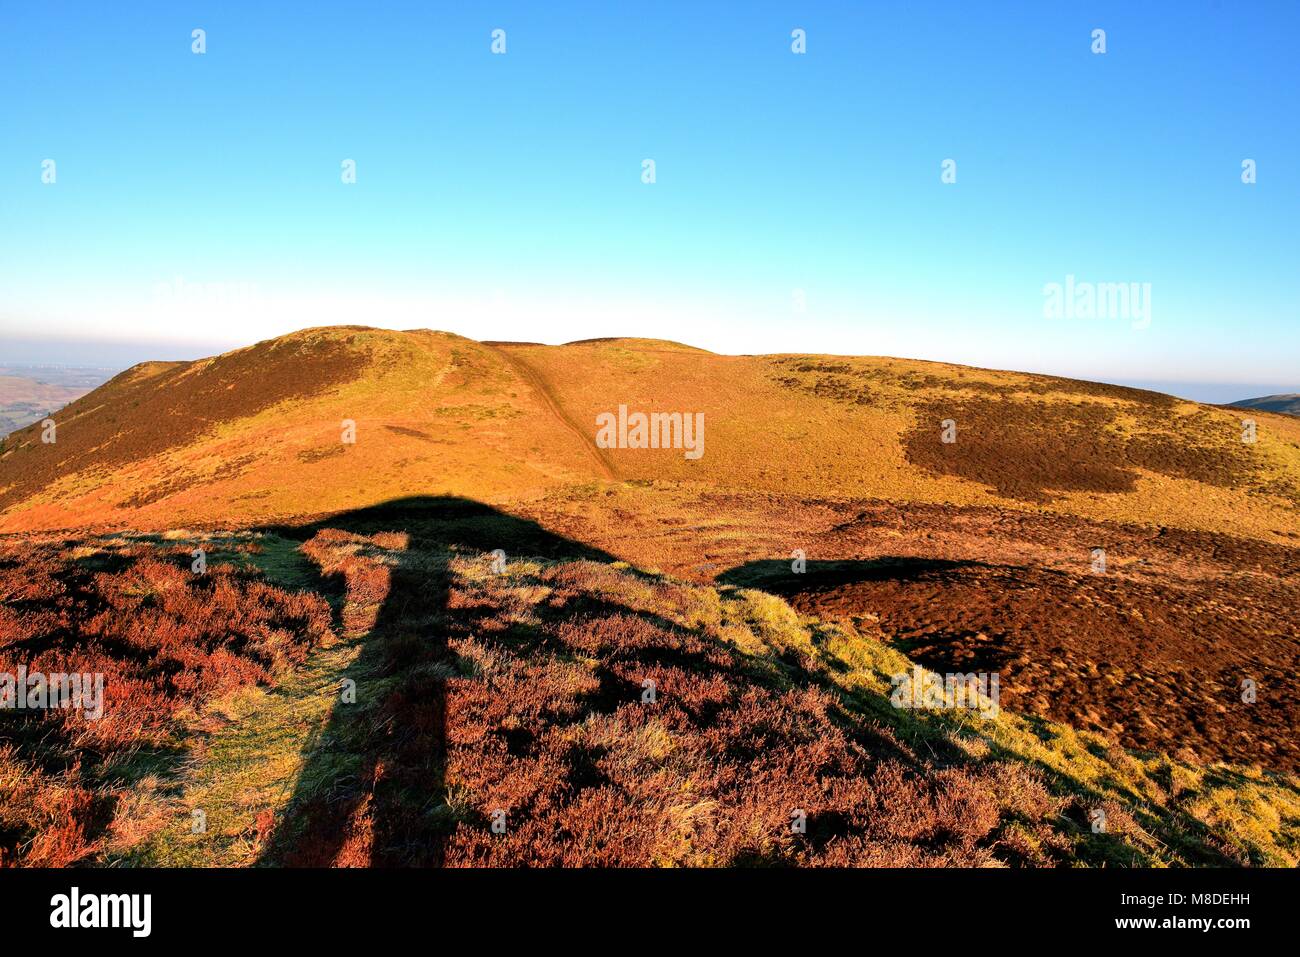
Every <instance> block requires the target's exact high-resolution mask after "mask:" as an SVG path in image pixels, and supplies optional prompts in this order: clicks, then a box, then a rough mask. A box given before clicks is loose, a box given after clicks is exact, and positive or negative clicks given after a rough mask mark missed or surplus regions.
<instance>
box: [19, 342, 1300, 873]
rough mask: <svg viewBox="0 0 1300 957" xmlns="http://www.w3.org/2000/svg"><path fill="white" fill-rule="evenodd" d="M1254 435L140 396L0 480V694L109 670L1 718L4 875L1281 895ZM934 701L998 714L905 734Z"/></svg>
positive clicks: (667, 397) (1207, 424) (743, 379)
mask: <svg viewBox="0 0 1300 957" xmlns="http://www.w3.org/2000/svg"><path fill="white" fill-rule="evenodd" d="M620 406H625V407H627V409H629V410H631V411H642V412H647V413H649V412H666V413H673V412H678V413H683V414H690V415H694V414H696V413H703V415H704V421H705V424H706V425H705V441H704V453H703V455H701V456H699V457H698V458H692V457H690V456H687V455H686V454H684V450H683V449H680V448H658V449H655V448H619V447H602V446H601V444H600V443H598V442H597V441H596V437H597V434H598V420H599V418H600V417H601V416H603V415H606V414H610V413H617V412H618V410H619V407H620ZM1251 418H1253V419H1254V420H1255V422H1256V424H1257V434H1256V438H1257V441H1255V442H1253V443H1243V442H1242V434H1243V432H1242V422H1241V416H1240V413H1239V412H1238V411H1236V410H1232V409H1228V408H1220V407H1213V406H1203V405H1198V404H1195V403H1191V402H1185V401H1182V400H1178V399H1175V398H1172V397H1169V396H1164V395H1160V394H1157V393H1150V392H1142V391H1137V390H1132V389H1124V388H1119V387H1113V386H1105V385H1098V384H1095V383H1087V382H1078V381H1073V380H1065V379H1056V378H1051V377H1045V376H1033V375H1025V374H1019V373H1012V372H998V371H992V370H983V369H974V368H967V367H961V366H952V365H943V364H937V363H926V362H918V361H911V360H901V359H890V358H856V357H838V356H835V357H831V356H799V355H787V356H721V355H715V354H712V353H709V352H705V351H703V350H699V349H693V348H691V347H689V346H686V345H681V344H678V343H669V342H659V341H654V340H643V339H601V340H592V341H586V342H578V343H570V344H568V345H564V346H542V345H536V344H530V343H504V342H497V343H480V342H474V341H472V340H468V339H464V338H462V337H458V336H454V335H449V334H446V333H438V332H429V331H415V332H386V331H380V330H374V329H367V328H362V327H341V328H328V329H308V330H304V331H302V332H299V333H295V334H293V335H290V336H285V337H282V338H279V339H275V340H270V341H268V342H263V343H259V344H258V345H255V346H252V347H250V348H247V349H241V350H237V351H235V352H231V353H227V354H225V355H222V356H217V357H214V358H211V359H205V360H201V361H198V362H192V363H146V364H144V365H141V366H137V367H135V368H133V369H131V370H128V371H127V372H125V373H123V374H121V375H119V376H118V377H116V378H115V379H113V380H112V381H110V382H108V383H107V384H105V385H104V386H103V387H101V388H99V389H97V390H95V391H94V392H92V393H90V394H89V395H87V396H85V397H84V398H82V399H80V400H78V401H76V402H74V403H72V404H71V405H70V406H68V407H67V408H66V409H64V410H63V411H62V412H60V413H58V414H57V415H56V416H55V419H56V421H57V435H56V441H55V442H53V443H46V442H43V441H42V434H41V430H40V429H39V428H28V429H25V430H21V431H20V432H18V433H16V434H15V435H14V436H11V437H10V438H9V439H8V440H7V441H6V442H5V444H4V446H3V448H2V449H0V674H4V673H12V672H15V670H16V669H17V668H18V667H19V666H24V667H29V668H34V667H40V668H44V669H46V670H47V671H55V670H59V671H63V670H73V669H76V670H83V671H87V672H99V673H103V674H105V676H106V678H107V681H106V685H105V701H104V705H105V709H104V717H103V719H102V720H95V721H92V720H87V719H85V718H84V717H83V716H81V715H79V714H77V713H76V712H73V711H46V712H33V711H16V712H15V711H5V712H3V713H0V863H19V864H29V865H30V864H46V865H63V864H74V863H82V864H132V863H159V864H167V865H173V864H178V865H179V864H186V865H200V866H201V865H211V864H229V865H252V864H270V865H336V866H346V865H365V864H421V865H459V864H490V865H496V864H504V865H519V864H565V865H572V864H598V865H623V864H635V865H674V864H691V865H741V864H745V865H769V864H776V865H827V864H830V865H834V864H849V865H879V864H894V865H959V866H974V865H986V864H993V865H1030V866H1042V865H1054V864H1087V865H1098V866H1104V865H1260V864H1269V865H1287V866H1294V865H1296V864H1297V863H1300V777H1297V775H1298V774H1300V743H1297V742H1296V741H1295V735H1294V729H1295V727H1296V724H1297V722H1300V702H1297V700H1296V699H1295V696H1294V695H1293V694H1292V693H1291V688H1292V686H1293V683H1294V675H1295V674H1296V673H1297V671H1300V633H1298V632H1297V627H1296V625H1295V621H1294V609H1295V607H1297V605H1300V547H1297V546H1298V545H1300V507H1298V506H1300V421H1297V420H1296V419H1294V418H1291V417H1287V416H1282V415H1273V414H1270V413H1268V412H1252V413H1251ZM946 422H949V423H951V425H952V426H953V427H955V435H956V441H955V442H945V441H942V433H943V431H944V429H945V428H946V426H945V423H946ZM949 431H950V434H951V429H950V430H949ZM349 439H354V441H349ZM196 550H202V554H203V555H204V556H205V557H206V567H205V568H204V569H203V570H201V571H200V572H195V570H194V567H193V565H192V562H193V557H194V555H195V553H196ZM1099 554H1100V556H1101V558H1100V560H1099V558H1098V555H1099ZM1099 561H1100V564H1098V563H1099ZM805 566H806V567H805ZM918 668H920V669H922V670H920V671H918V670H917V669H918ZM954 674H955V675H957V676H964V675H972V676H973V675H979V674H983V675H986V676H987V675H989V674H994V675H997V676H998V677H999V679H1000V696H999V698H998V699H997V701H993V700H992V699H990V698H987V697H985V698H979V697H978V696H977V697H976V698H975V699H974V700H973V702H972V701H971V700H966V701H965V702H964V703H963V704H961V705H960V706H958V705H957V704H955V703H953V706H951V707H949V702H948V699H947V698H945V697H943V696H942V695H941V696H940V698H939V699H938V700H934V701H928V702H925V703H924V706H922V707H919V708H917V707H901V706H900V704H899V700H898V699H897V695H896V692H897V690H898V688H899V687H900V685H899V682H900V680H904V679H905V683H906V682H918V683H920V685H922V686H923V685H924V683H925V681H927V680H929V679H928V678H925V677H924V676H925V675H936V676H941V677H940V679H939V680H941V681H942V680H943V679H944V678H948V679H951V678H952V676H953V675H954ZM909 676H910V677H909ZM905 686H908V687H910V685H906V684H905ZM1243 688H1248V689H1249V691H1250V694H1249V695H1247V694H1245V693H1244V692H1243ZM951 693H952V689H948V690H947V691H945V692H944V693H943V694H944V695H949V696H951ZM990 702H992V704H993V705H995V706H994V707H990ZM200 816H201V818H202V821H203V826H202V828H198V827H197V826H196V823H195V822H196V821H198V820H199V819H200ZM796 824H797V826H796ZM494 825H500V826H501V827H503V828H504V830H500V829H499V828H494Z"/></svg>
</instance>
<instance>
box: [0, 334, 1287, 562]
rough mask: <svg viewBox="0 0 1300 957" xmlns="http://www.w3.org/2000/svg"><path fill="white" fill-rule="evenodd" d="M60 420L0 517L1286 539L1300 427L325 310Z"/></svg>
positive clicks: (1250, 414)
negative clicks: (799, 518) (665, 494)
mask: <svg viewBox="0 0 1300 957" xmlns="http://www.w3.org/2000/svg"><path fill="white" fill-rule="evenodd" d="M620 406H626V408H627V411H628V412H629V413H635V412H642V413H647V414H650V413H656V412H659V413H681V414H683V415H685V416H694V415H696V414H697V413H702V414H703V416H704V445H703V454H702V455H700V456H699V457H698V458H691V457H689V456H688V455H687V452H688V451H689V449H686V448H658V449H653V448H650V449H642V448H619V447H612V448H598V443H597V441H596V438H597V423H598V416H601V415H602V414H606V413H608V414H613V415H617V413H618V410H619V407H620ZM54 418H55V421H56V422H57V441H56V442H54V443H52V444H46V443H44V442H42V430H41V427H40V426H39V425H38V426H33V427H30V428H28V429H24V430H22V431H20V432H18V433H15V434H14V435H13V436H10V437H9V439H8V440H7V441H6V443H5V444H4V446H3V449H0V531H21V530H29V529H54V528H67V527H85V526H128V527H135V528H141V529H147V528H164V527H176V526H178V525H185V524H192V525H200V524H201V525H213V524H220V525H236V526H247V525H251V524H260V523H267V522H273V521H280V520H292V519H296V518H303V517H308V516H319V515H322V514H325V513H332V512H337V511H341V510H345V509H351V508H357V507H363V506H366V505H371V504H375V503H378V502H382V501H385V500H388V499H392V498H398V497H402V496H407V495H417V494H418V495H460V496H464V497H467V498H472V499H476V500H479V501H484V502H491V503H495V504H502V503H509V502H520V501H523V500H526V499H531V498H535V497H537V496H539V495H546V494H548V493H551V492H555V491H558V490H566V491H565V494H566V495H569V494H572V493H573V490H574V488H575V487H581V488H582V489H586V490H588V491H590V490H593V489H598V488H599V487H600V486H601V485H602V484H605V483H611V482H614V483H618V482H626V481H637V482H659V483H690V484H691V486H692V487H694V488H697V489H709V488H717V489H723V490H737V491H761V492H764V493H771V494H773V495H777V496H780V495H789V496H792V497H795V498H798V499H800V500H808V499H812V498H819V497H820V498H828V499H850V498H887V499H892V500H898V501H917V502H937V503H952V504H960V505H972V504H976V505H997V506H1002V507H1011V508H1020V509H1026V510H1039V509H1045V510H1048V511H1055V512H1060V513H1064V514H1074V515H1082V516H1085V517H1089V518H1099V519H1113V520H1120V521H1127V522H1142V523H1148V524H1155V525H1169V526H1178V527H1186V528H1194V529H1204V530H1212V531H1219V532H1226V533H1229V534H1234V535H1246V536H1253V537H1258V538H1264V539H1270V540H1277V541H1283V542H1287V543H1294V541H1295V539H1296V538H1297V537H1298V536H1300V510H1298V508H1297V503H1298V502H1300V420H1297V419H1294V418H1292V417H1287V416H1280V415H1274V414H1270V413H1267V412H1260V411H1253V410H1237V409H1227V408H1220V407H1213V406H1202V405H1197V404H1196V403H1191V402H1185V401H1182V400H1179V399H1175V398H1172V397H1170V396H1164V395H1160V394H1157V393H1151V392H1141V391H1137V390H1131V389H1122V388H1117V387H1113V386H1103V385H1097V384H1094V383H1087V382H1077V381H1072V380H1066V379H1056V378H1051V377H1045V376H1033V375H1026V374H1021V373H1012V372H997V371H990V370H983V369H973V368H967V367H962V366H952V365H944V364H940V363H929V362H919V361H911V360H900V359H888V358H855V357H840V356H801V355H785V356H723V355H715V354H713V353H709V352H705V351H703V350H699V349H693V348H691V347H689V346H684V345H679V344H676V343H669V342H662V341H656V340H646V339H602V340H593V341H588V342H580V343H571V344H569V345H565V346H539V345H529V344H511V343H479V342H475V341H472V340H469V339H464V338H461V337H459V336H454V335H450V334H447V333H438V332H429V331H415V332H387V331H380V330H373V329H366V328H362V327H334V328H327V329H309V330H304V331H302V332H298V333H294V334H292V335H289V336H285V337H282V338H279V339H274V340H269V341H267V342H263V343H259V344H258V345H256V346H252V347H250V348H247V349H241V350H238V351H236V352H232V353H227V354H225V355H222V356H217V357H214V358H212V359H205V360H201V361H199V362H194V363H147V364H144V365H141V366H137V367H135V368H134V369H131V370H129V371H127V372H125V373H123V374H122V375H120V376H118V377H117V378H115V379H114V380H112V381H111V382H109V383H107V384H106V385H104V386H103V387H101V388H100V389H97V390H95V391H94V392H92V393H90V394H89V395H87V396H85V397H84V398H82V399H80V400H79V401H77V402H75V403H73V404H72V405H70V406H68V407H67V408H66V409H64V410H62V411H61V412H59V413H57V414H56V415H55V416H54ZM1246 418H1249V419H1250V420H1252V421H1253V422H1254V429H1255V437H1256V439H1257V441H1255V442H1253V443H1246V442H1243V441H1242V436H1243V429H1244V428H1246V426H1245V425H1244V424H1243V420H1244V419H1246ZM345 422H353V423H355V437H356V441H355V442H354V443H349V442H346V441H344V439H345V438H346V437H348V436H347V435H346V427H345V424H344V423H345ZM945 422H949V423H951V428H950V429H949V430H948V433H949V437H955V441H953V442H944V441H942V439H943V436H944V430H945V427H944V423H945ZM582 494H584V495H585V494H587V492H582Z"/></svg>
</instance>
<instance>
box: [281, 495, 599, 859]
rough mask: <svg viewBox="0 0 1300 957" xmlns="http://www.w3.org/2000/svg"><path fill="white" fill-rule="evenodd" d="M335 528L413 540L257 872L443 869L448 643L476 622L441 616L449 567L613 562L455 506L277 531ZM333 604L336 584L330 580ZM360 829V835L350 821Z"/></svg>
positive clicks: (376, 512) (339, 582) (455, 670)
mask: <svg viewBox="0 0 1300 957" xmlns="http://www.w3.org/2000/svg"><path fill="white" fill-rule="evenodd" d="M325 529H337V530H340V531H344V532H349V533H353V534H357V535H364V536H370V535H374V534H376V533H380V532H404V533H406V534H407V535H408V536H409V542H408V544H407V546H406V549H405V551H404V552H402V553H401V554H402V559H401V561H400V562H399V564H398V565H397V566H396V567H393V568H391V572H390V577H389V583H388V589H387V594H386V595H385V596H383V598H382V605H381V607H380V609H379V611H378V613H377V616H376V618H375V621H374V625H373V627H372V628H371V629H370V630H369V633H368V634H367V635H366V636H365V637H364V639H363V645H362V649H361V652H360V654H359V655H358V657H357V658H356V660H355V661H354V662H353V663H352V665H351V666H350V667H349V668H348V669H347V672H346V674H345V675H344V677H345V678H349V679H351V680H352V681H355V682H356V687H357V697H356V702H355V703H352V704H346V703H343V701H342V694H341V693H340V689H339V688H325V689H322V691H321V693H322V694H330V695H332V696H333V697H334V698H335V704H334V707H333V711H332V713H331V716H330V719H329V721H328V723H327V726H326V727H325V729H324V731H323V732H322V734H321V735H320V736H319V737H317V738H316V739H315V740H314V741H313V742H312V744H311V745H310V746H309V747H310V749H311V752H310V754H309V756H308V760H307V765H306V767H305V768H304V770H303V772H302V774H300V775H299V778H298V781H297V783H296V785H295V791H294V794H293V796H292V798H291V799H290V801H289V803H288V804H287V806H286V809H285V813H284V816H283V819H282V820H281V821H280V823H279V824H278V825H277V827H276V829H275V832H274V834H273V835H272V837H271V839H270V840H269V841H268V843H267V845H266V849H265V850H264V852H263V854H262V857H261V860H260V862H259V863H261V864H262V865H289V866H316V867H323V866H331V865H336V864H352V865H370V866H423V867H440V866H442V865H443V864H444V863H445V860H446V842H447V838H448V835H449V834H450V833H451V831H452V830H453V828H454V826H455V824H456V816H455V813H454V812H453V811H452V809H451V808H450V807H449V805H448V802H447V793H446V784H445V764H446V755H447V727H448V715H447V694H446V681H447V679H448V677H451V676H454V675H456V674H459V673H462V671H461V669H462V665H461V663H460V662H459V661H458V660H457V656H456V655H455V654H454V652H453V651H452V650H451V648H450V646H449V641H448V639H449V636H450V634H451V633H452V632H453V631H454V632H455V633H458V634H466V633H473V630H474V626H475V623H476V619H477V615H478V613H477V612H476V611H475V610H474V609H456V610H452V609H450V608H449V607H448V597H449V595H450V593H451V586H452V582H451V577H450V574H451V573H450V572H449V570H448V566H447V563H446V561H445V557H446V556H447V554H448V553H449V552H451V551H459V552H462V553H464V554H465V555H467V556H475V555H482V554H483V553H489V552H492V551H493V550H495V549H501V550H503V551H504V552H505V553H506V555H507V560H508V561H511V562H513V561H515V560H517V559H520V558H528V557H537V558H547V559H569V560H573V559H590V560H596V561H612V560H613V559H612V558H611V557H610V556H609V555H607V554H605V553H604V552H601V551H598V550H596V549H593V548H589V547H587V546H585V545H582V544H580V543H577V542H573V541H570V540H568V539H565V538H562V537H560V536H557V535H554V534H552V533H550V532H548V531H546V530H545V529H543V528H542V527H541V526H540V525H538V524H537V523H536V522H533V521H529V520H526V519H521V518H516V517H514V516H511V515H507V514H505V513H503V512H500V511H497V510H496V509H494V508H492V507H490V506H487V505H484V504H481V503H479V502H474V501H470V500H467V499H459V498H442V497H413V498H406V499H399V500H395V501H391V502H386V503H383V504H381V505H377V506H374V507H370V508H365V509H360V510H356V511H351V512H346V513H343V514H340V515H336V516H334V517H331V518H328V519H323V520H321V521H318V522H315V523H312V524H311V525H307V526H297V527H277V528H275V529H274V532H275V533H276V534H278V535H282V536H286V537H290V538H294V539H297V540H300V541H302V542H304V543H305V542H308V541H310V540H311V539H312V538H313V537H315V536H316V534H317V533H318V532H321V531H322V530H325ZM326 584H327V589H328V590H329V591H330V592H333V593H334V595H333V596H332V597H333V598H341V597H342V593H343V592H344V591H345V588H346V584H345V582H344V581H343V576H342V575H338V574H335V575H330V576H327V578H326ZM363 818H368V825H365V824H359V822H360V821H361V819H363Z"/></svg>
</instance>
